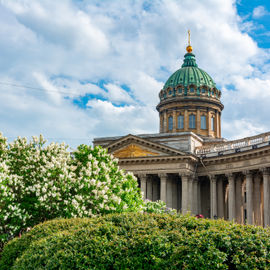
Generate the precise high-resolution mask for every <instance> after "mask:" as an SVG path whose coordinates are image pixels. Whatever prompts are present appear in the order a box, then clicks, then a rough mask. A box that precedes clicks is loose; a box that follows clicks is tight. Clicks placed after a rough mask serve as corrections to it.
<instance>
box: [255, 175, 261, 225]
mask: <svg viewBox="0 0 270 270" xmlns="http://www.w3.org/2000/svg"><path fill="white" fill-rule="evenodd" d="M253 185H254V186H253V188H254V200H253V209H254V224H255V225H262V224H261V211H260V205H261V177H260V175H259V174H258V173H257V174H256V175H255V177H254V183H253Z"/></svg>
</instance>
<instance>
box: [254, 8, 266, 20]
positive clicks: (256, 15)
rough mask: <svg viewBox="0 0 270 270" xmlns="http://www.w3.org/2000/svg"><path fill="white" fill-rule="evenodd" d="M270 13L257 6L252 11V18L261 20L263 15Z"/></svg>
mask: <svg viewBox="0 0 270 270" xmlns="http://www.w3.org/2000/svg"><path fill="white" fill-rule="evenodd" d="M269 14H270V13H269V12H268V11H267V10H266V9H265V7H264V6H257V7H256V8H254V9H253V12H252V16H253V18H254V19H258V18H261V17H263V16H265V15H269Z"/></svg>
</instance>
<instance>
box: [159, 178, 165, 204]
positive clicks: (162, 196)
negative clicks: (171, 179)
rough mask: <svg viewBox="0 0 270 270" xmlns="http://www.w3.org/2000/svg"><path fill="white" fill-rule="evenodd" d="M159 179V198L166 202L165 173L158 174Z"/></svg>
mask: <svg viewBox="0 0 270 270" xmlns="http://www.w3.org/2000/svg"><path fill="white" fill-rule="evenodd" d="M158 176H159V179H160V200H161V201H163V202H165V203H166V204H167V200H166V195H167V174H166V173H161V174H159V175H158Z"/></svg>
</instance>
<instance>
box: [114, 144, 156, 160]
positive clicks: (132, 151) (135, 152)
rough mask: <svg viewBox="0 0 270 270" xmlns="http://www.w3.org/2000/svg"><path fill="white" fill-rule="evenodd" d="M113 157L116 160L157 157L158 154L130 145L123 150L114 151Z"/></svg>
mask: <svg viewBox="0 0 270 270" xmlns="http://www.w3.org/2000/svg"><path fill="white" fill-rule="evenodd" d="M113 155H114V156H115V157H117V158H130V157H146V156H157V155H159V154H158V153H154V152H151V151H149V150H147V149H144V148H142V147H140V146H138V145H135V144H130V145H128V146H127V147H125V148H122V149H120V150H117V151H115V152H114V153H113Z"/></svg>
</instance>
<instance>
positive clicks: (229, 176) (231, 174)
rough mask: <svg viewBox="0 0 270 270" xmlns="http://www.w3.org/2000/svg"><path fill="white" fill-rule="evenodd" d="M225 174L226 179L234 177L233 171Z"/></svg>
mask: <svg viewBox="0 0 270 270" xmlns="http://www.w3.org/2000/svg"><path fill="white" fill-rule="evenodd" d="M225 176H226V177H227V178H228V180H230V179H234V177H235V175H234V174H233V173H226V174H225Z"/></svg>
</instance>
